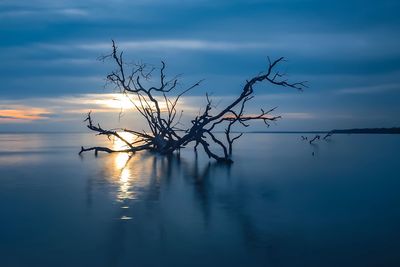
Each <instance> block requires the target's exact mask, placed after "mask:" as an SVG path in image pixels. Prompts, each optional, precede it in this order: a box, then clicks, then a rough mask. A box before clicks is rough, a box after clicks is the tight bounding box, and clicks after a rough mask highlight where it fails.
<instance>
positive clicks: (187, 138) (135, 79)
mask: <svg viewBox="0 0 400 267" xmlns="http://www.w3.org/2000/svg"><path fill="white" fill-rule="evenodd" d="M102 59H103V60H105V59H112V60H113V61H114V62H115V64H116V67H117V68H116V70H115V71H112V72H111V73H110V74H109V75H107V81H108V82H109V83H111V84H112V85H114V86H115V87H116V88H117V89H118V90H119V92H120V93H122V94H124V95H125V96H126V97H127V98H128V99H130V100H131V102H132V104H133V105H134V107H135V109H136V111H137V112H139V113H140V114H141V115H142V117H143V118H144V119H145V121H146V124H147V127H148V129H147V131H144V130H143V131H137V130H130V129H113V130H108V129H103V128H102V127H101V126H100V124H96V123H94V122H93V120H92V114H91V113H90V112H89V113H88V114H87V118H86V119H85V121H86V122H87V127H88V128H89V129H90V130H92V131H94V132H97V133H98V135H105V136H107V137H108V138H109V139H110V138H111V137H112V138H117V139H119V140H121V141H122V142H124V143H125V144H126V148H124V149H122V150H113V149H110V148H106V147H89V148H85V147H82V148H81V151H80V154H81V153H83V152H85V151H94V152H95V153H96V154H97V153H98V152H107V153H112V152H135V151H140V150H151V151H156V152H158V153H160V154H171V153H173V152H174V151H179V150H180V149H181V148H183V147H185V146H187V145H188V144H189V143H194V144H195V146H194V147H195V149H197V147H198V146H201V147H203V149H204V151H205V153H206V154H207V155H208V157H210V158H213V159H215V160H217V161H219V162H228V163H229V162H232V159H231V155H232V148H233V144H234V142H235V141H236V140H237V139H238V138H240V137H241V136H242V133H240V134H237V133H234V132H233V127H234V126H236V125H240V126H243V127H248V126H249V123H250V122H251V121H262V122H264V123H265V124H266V125H267V126H269V125H270V122H273V121H276V120H277V119H279V118H280V116H274V115H271V114H272V112H273V111H274V110H275V108H272V109H268V110H264V109H261V110H260V113H259V114H256V115H248V114H246V113H245V108H246V105H247V103H248V102H249V101H251V100H252V99H253V97H254V86H255V85H256V84H259V83H262V82H267V83H270V84H272V85H276V86H282V87H289V88H294V89H297V90H300V91H301V90H303V88H305V87H306V83H305V82H295V83H291V82H289V81H288V80H286V79H285V78H284V76H285V75H284V74H283V73H280V72H279V71H277V70H276V67H277V66H278V65H279V64H280V63H282V62H283V61H284V58H283V57H281V58H279V59H277V60H274V61H270V60H269V58H268V66H267V68H266V71H264V72H261V73H259V74H258V75H256V76H254V77H252V78H251V79H249V80H247V81H246V83H245V85H244V86H243V89H242V91H241V92H240V94H239V95H238V96H237V97H236V98H235V99H233V100H232V102H231V103H230V104H228V105H227V106H225V107H224V108H223V109H221V110H220V111H217V112H215V114H213V112H212V111H214V106H213V104H212V100H211V99H210V97H209V96H208V95H206V101H207V102H206V105H205V107H204V111H203V112H202V113H200V114H199V115H197V116H196V117H195V118H194V119H193V120H191V125H190V126H189V127H187V128H185V127H182V124H181V122H180V121H181V117H182V111H181V112H179V111H178V110H177V108H178V103H179V99H180V98H181V97H182V96H183V95H185V94H186V93H188V92H189V91H191V90H193V89H194V88H196V87H198V86H199V85H200V83H201V81H198V82H196V83H195V84H193V85H191V86H189V87H188V88H186V89H184V90H183V91H181V92H179V93H175V94H174V91H176V90H177V85H178V76H175V77H173V78H171V79H167V78H166V77H167V76H166V74H165V69H166V65H165V63H164V62H161V67H160V68H159V69H156V68H149V67H148V66H147V65H146V64H133V65H129V64H126V63H125V61H124V58H123V52H119V51H118V49H117V46H116V44H115V42H114V41H113V42H112V53H111V54H109V55H106V56H104V57H102ZM128 68H129V70H128ZM155 72H157V74H158V75H159V80H158V82H157V83H158V85H156V86H154V85H153V86H150V85H149V86H146V85H145V84H148V82H149V81H150V80H152V76H153V74H154V73H155ZM133 97H134V98H135V99H136V101H133V100H132V98H133ZM161 99H162V100H161ZM161 101H162V104H163V108H161ZM220 127H224V128H223V129H224V135H223V136H224V138H221V137H220V136H216V135H215V132H216V131H217V130H216V129H217V128H219V129H221V128H220ZM120 132H128V133H132V134H134V135H135V136H136V139H135V141H134V142H129V141H127V140H125V139H124V138H123V137H122V136H121V135H120V134H119V133H120ZM210 143H214V145H216V147H219V148H220V150H221V151H222V153H220V154H217V153H216V152H215V151H213V149H212V148H211V146H210Z"/></svg>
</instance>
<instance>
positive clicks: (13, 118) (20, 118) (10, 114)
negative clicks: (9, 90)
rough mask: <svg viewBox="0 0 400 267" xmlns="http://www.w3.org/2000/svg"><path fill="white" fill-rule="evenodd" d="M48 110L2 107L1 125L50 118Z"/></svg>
mask: <svg viewBox="0 0 400 267" xmlns="http://www.w3.org/2000/svg"><path fill="white" fill-rule="evenodd" d="M49 115H51V112H50V111H49V110H48V109H44V108H38V107H31V106H24V105H7V106H4V105H0V123H2V122H3V123H4V122H32V121H36V120H45V119H48V118H49Z"/></svg>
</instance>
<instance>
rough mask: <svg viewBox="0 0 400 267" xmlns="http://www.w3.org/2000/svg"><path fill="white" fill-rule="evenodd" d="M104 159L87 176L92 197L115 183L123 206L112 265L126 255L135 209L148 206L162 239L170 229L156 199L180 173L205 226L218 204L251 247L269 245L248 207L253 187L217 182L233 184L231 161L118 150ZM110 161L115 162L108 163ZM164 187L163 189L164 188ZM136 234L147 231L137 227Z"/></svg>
mask: <svg viewBox="0 0 400 267" xmlns="http://www.w3.org/2000/svg"><path fill="white" fill-rule="evenodd" d="M119 155H123V156H119ZM101 158H102V159H103V160H105V161H107V163H106V164H104V162H103V165H102V166H104V167H103V168H102V169H101V170H100V171H99V172H97V173H93V175H92V176H91V177H90V178H89V179H88V190H87V193H88V199H91V194H92V193H91V192H92V191H93V189H94V187H98V186H100V187H101V186H103V187H104V186H106V187H109V186H110V185H111V186H112V188H115V191H114V190H112V191H113V192H114V193H113V194H114V195H113V197H114V198H115V201H116V203H118V204H117V206H118V207H119V208H118V209H116V212H115V216H114V218H115V219H116V220H115V222H113V223H112V224H111V225H112V228H111V229H110V231H111V232H110V240H109V244H110V254H109V255H108V261H109V262H108V263H109V264H110V265H116V264H117V262H118V260H119V258H120V257H121V256H122V255H124V253H125V249H126V243H127V241H128V240H126V239H127V237H128V236H129V235H128V234H127V231H136V230H137V229H133V228H135V227H136V225H134V224H135V219H137V217H135V216H136V214H134V212H135V211H137V210H138V209H139V210H140V209H143V210H140V213H139V214H141V215H143V213H142V212H144V213H150V214H153V215H150V217H151V216H152V217H151V218H152V219H154V218H155V221H152V222H151V223H152V224H154V223H155V224H156V227H158V232H159V233H160V235H161V236H160V238H161V239H162V238H163V237H162V235H163V233H165V232H167V231H168V229H167V228H166V227H168V226H165V225H164V223H163V219H162V216H160V217H159V216H158V215H156V214H162V213H163V212H165V211H163V210H162V207H161V206H160V205H155V204H154V203H156V202H158V201H163V200H162V197H161V192H164V191H165V189H168V188H169V187H171V186H174V185H176V184H174V182H176V179H181V178H182V179H183V180H184V181H185V185H186V186H189V187H191V188H193V196H194V203H195V206H197V207H198V210H199V211H200V214H202V217H203V221H204V227H205V228H206V229H207V228H208V227H209V225H210V223H211V222H212V220H213V214H212V212H213V211H215V210H216V209H217V211H218V212H223V213H224V214H225V216H227V217H228V218H230V223H235V225H236V228H237V229H239V230H240V233H241V235H242V239H243V242H244V245H245V246H246V247H248V248H249V249H251V250H254V249H257V248H258V249H260V248H261V249H265V246H266V245H267V244H266V242H265V241H266V240H265V238H266V235H265V234H263V233H262V231H260V229H258V227H257V226H256V225H255V223H254V222H253V219H254V218H252V216H251V215H250V213H249V211H248V207H249V205H250V204H248V203H247V201H248V200H249V199H251V197H252V196H251V194H252V193H250V192H248V191H249V190H247V188H246V187H245V186H244V187H241V186H238V187H235V188H231V187H229V186H221V185H216V181H217V182H218V181H226V182H228V184H230V180H231V168H232V167H231V166H229V165H226V164H218V163H216V162H214V163H210V162H208V161H207V162H206V163H205V164H203V163H202V162H201V161H200V160H198V159H197V158H196V160H194V161H191V162H189V161H187V160H185V159H183V158H181V157H179V155H171V156H167V157H165V156H163V157H159V156H157V155H154V154H151V153H149V152H144V153H137V154H133V155H131V156H129V155H127V154H115V155H111V156H106V157H101ZM110 160H111V161H112V163H109V161H110ZM186 186H185V187H186ZM162 187H164V190H161V189H162ZM182 201H187V199H182ZM152 203H153V204H152ZM89 204H90V202H89ZM138 205H139V206H140V207H139V208H138ZM143 205H144V207H143ZM133 207H135V209H133ZM176 212H179V211H176ZM266 212H267V211H266ZM118 219H120V220H118ZM130 219H132V220H130ZM135 234H137V235H141V234H142V233H139V232H138V233H136V232H135ZM143 238H146V237H143ZM260 245H261V247H260ZM263 246H264V248H262V247H263ZM266 253H267V251H266Z"/></svg>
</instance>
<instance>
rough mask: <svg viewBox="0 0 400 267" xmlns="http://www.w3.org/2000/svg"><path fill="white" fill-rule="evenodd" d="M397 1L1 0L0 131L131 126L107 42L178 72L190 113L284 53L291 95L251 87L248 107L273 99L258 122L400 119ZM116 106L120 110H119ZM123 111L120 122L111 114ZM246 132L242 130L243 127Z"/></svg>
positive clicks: (323, 125)
mask: <svg viewBox="0 0 400 267" xmlns="http://www.w3.org/2000/svg"><path fill="white" fill-rule="evenodd" d="M398 10H400V2H399V1H396V0H381V1H361V0H347V1H341V0H335V1H328V0H325V1H321V0H266V1H261V0H218V1H217V0H213V1H211V0H200V1H194V0H188V1H183V0H180V1H178V0H170V1H168V0H138V1H135V0H132V1H128V0H115V1H105V0H86V1H81V0H80V1H78V0H68V1H66V0H60V1H57V0H32V1H25V0H0V131H3V132H5V131H11V132H12V131H16V132H19V131H33V132H36V131H44V132H46V131H86V129H85V124H84V123H83V122H82V120H83V119H84V117H85V113H86V112H87V111H89V110H93V114H94V117H95V119H96V120H98V121H101V122H102V123H103V125H105V126H107V127H119V126H121V125H124V126H129V125H132V126H134V125H137V126H138V127H142V126H141V125H140V123H136V120H137V114H135V113H134V112H132V111H130V109H129V108H128V106H126V105H124V100H123V99H121V97H120V96H119V95H117V94H115V91H113V90H112V88H108V87H105V86H104V85H105V80H104V79H105V76H106V75H107V73H108V72H109V71H111V70H113V68H114V66H113V65H112V64H111V63H110V62H101V61H99V60H98V58H99V56H101V55H105V54H107V53H109V52H110V51H111V40H112V39H114V40H115V41H116V42H117V44H118V47H119V49H121V50H123V51H124V55H125V57H126V59H129V60H132V61H136V62H146V63H149V64H151V65H154V66H159V64H160V61H161V60H164V61H165V62H166V63H167V73H168V74H169V75H171V77H172V76H173V75H176V74H182V80H181V85H180V86H181V89H182V88H184V86H187V85H190V84H192V83H194V82H196V81H197V80H200V79H205V80H204V82H203V83H202V86H201V87H200V88H198V89H196V90H194V91H192V92H191V93H190V95H188V97H186V98H184V99H183V103H182V108H185V109H187V110H188V112H187V113H186V114H187V116H189V115H191V114H192V115H193V114H196V112H198V110H199V109H200V108H201V107H202V106H203V105H204V103H205V101H204V95H205V93H206V92H208V93H210V94H211V95H212V98H213V100H214V101H215V103H218V106H217V108H218V107H222V106H223V104H224V103H228V102H229V101H230V100H231V99H233V98H234V97H235V95H238V94H239V93H240V91H241V88H242V86H243V85H244V83H245V81H246V79H249V78H250V77H252V76H254V75H257V74H258V73H259V72H260V71H263V70H265V68H266V66H267V62H268V61H267V57H268V56H269V57H271V58H278V57H281V56H284V57H285V58H286V59H287V60H286V62H284V64H282V66H281V70H282V71H284V72H286V73H288V78H289V79H290V80H293V81H303V80H306V81H308V85H309V88H307V89H306V90H304V92H298V91H295V90H291V89H288V88H279V87H278V88H277V87H274V86H271V85H269V84H266V83H264V84H261V85H258V86H257V87H256V97H255V98H254V101H253V102H252V103H250V105H249V107H248V110H247V111H248V112H249V113H252V112H255V111H257V110H259V108H264V109H267V108H272V107H275V106H277V107H278V108H277V110H276V112H275V114H276V115H282V119H281V120H279V121H278V122H277V123H276V124H273V125H271V127H270V128H268V129H265V128H264V127H263V126H262V125H258V124H256V125H255V126H254V128H253V129H255V130H263V129H264V130H271V131H288V130H331V129H340V128H357V127H358V128H362V127H392V126H400V118H399V116H398V114H400V105H399V103H400V49H399V47H400V16H398ZM121 107H123V108H124V109H123V116H122V117H121V116H120V111H121ZM120 117H121V118H120ZM246 130H247V129H246Z"/></svg>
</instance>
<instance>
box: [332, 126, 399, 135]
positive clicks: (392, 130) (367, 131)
mask: <svg viewBox="0 0 400 267" xmlns="http://www.w3.org/2000/svg"><path fill="white" fill-rule="evenodd" d="M331 133H333V134H342V133H349V134H363V133H365V134H400V127H393V128H363V129H344V130H332V131H331Z"/></svg>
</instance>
